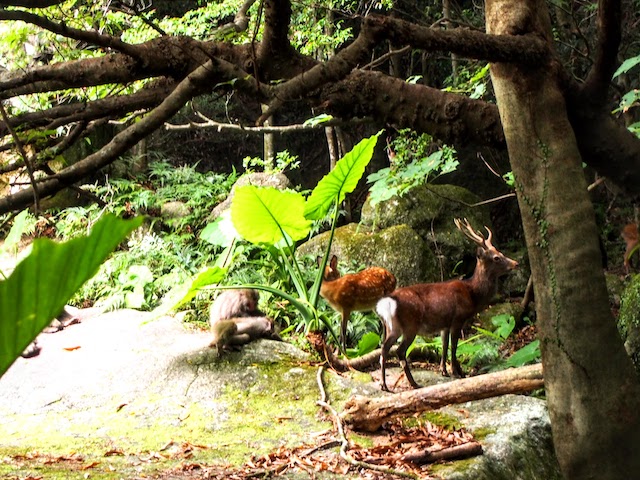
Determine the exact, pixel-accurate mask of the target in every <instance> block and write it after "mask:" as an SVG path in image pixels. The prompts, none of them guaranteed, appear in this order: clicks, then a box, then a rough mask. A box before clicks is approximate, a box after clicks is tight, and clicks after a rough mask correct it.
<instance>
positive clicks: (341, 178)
mask: <svg viewBox="0 0 640 480" xmlns="http://www.w3.org/2000/svg"><path fill="white" fill-rule="evenodd" d="M381 133H382V131H380V132H378V133H376V134H375V135H373V136H372V137H369V138H365V139H364V140H361V141H360V142H359V143H358V144H357V145H356V146H355V147H353V149H352V150H351V151H350V152H349V153H347V154H346V155H345V156H344V157H342V158H341V159H340V160H339V161H338V163H336V166H335V168H334V169H333V170H331V171H330V172H329V173H328V174H326V175H325V176H324V177H323V178H322V180H320V182H318V185H316V188H314V189H313V192H311V195H310V196H309V198H308V199H307V204H306V206H305V210H304V215H305V217H307V218H309V219H311V220H320V219H322V218H324V217H325V216H326V215H327V212H328V211H329V209H330V208H331V205H332V204H333V202H335V201H336V199H337V201H338V203H340V202H342V201H343V200H344V197H345V195H346V194H347V193H351V192H353V190H355V188H356V186H357V185H358V182H359V181H360V179H361V178H362V175H364V169H365V168H366V166H367V165H368V164H369V162H370V161H371V157H373V150H374V148H375V146H376V143H377V142H378V137H379V136H380V134H381Z"/></svg>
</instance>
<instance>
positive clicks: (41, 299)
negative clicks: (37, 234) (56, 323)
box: [0, 215, 143, 375]
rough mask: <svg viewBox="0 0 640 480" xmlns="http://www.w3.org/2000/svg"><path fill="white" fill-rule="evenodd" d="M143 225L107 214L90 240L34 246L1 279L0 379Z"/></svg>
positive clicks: (43, 242)
mask: <svg viewBox="0 0 640 480" xmlns="http://www.w3.org/2000/svg"><path fill="white" fill-rule="evenodd" d="M142 221H143V218H142V217H138V218H135V219H132V220H122V219H119V218H117V217H114V216H112V215H106V216H104V217H103V218H102V219H101V220H100V221H99V222H97V223H96V224H95V225H94V226H93V228H92V229H91V233H90V234H89V235H88V236H83V237H79V238H75V239H73V240H70V241H68V242H64V243H57V242H53V241H51V240H49V239H47V238H42V239H38V240H36V241H34V242H33V248H32V250H31V253H30V254H29V255H28V256H27V257H26V258H25V259H24V260H23V261H21V262H20V263H19V264H18V265H17V266H16V268H15V270H14V271H13V273H12V274H11V275H10V276H9V278H7V279H6V280H4V281H0V375H1V374H3V373H4V372H5V371H6V370H7V369H8V368H9V366H10V365H11V364H12V363H13V361H14V360H15V359H16V358H17V357H18V356H19V355H20V354H21V353H22V351H23V350H24V349H25V348H26V347H27V346H28V345H29V343H31V342H32V341H33V340H34V339H35V338H36V336H37V335H38V334H39V333H40V332H41V331H42V329H43V328H44V327H46V326H47V325H48V324H49V323H50V322H51V320H52V319H53V318H54V317H55V316H56V315H58V314H59V313H60V312H61V311H62V309H63V307H64V306H65V304H66V303H67V301H68V300H69V299H70V298H71V297H72V296H73V294H74V293H75V292H76V291H77V290H78V289H79V288H80V287H81V286H82V284H83V283H84V282H86V281H87V280H89V279H90V278H91V277H92V276H93V275H95V273H96V272H97V270H98V268H99V267H100V265H101V264H102V262H103V261H104V260H105V259H106V258H107V256H108V255H109V254H110V253H111V252H112V251H113V250H114V249H115V248H116V247H117V246H118V244H119V243H120V242H121V241H122V240H123V239H124V238H125V237H126V236H127V235H128V234H129V233H130V232H131V231H132V230H133V229H135V228H137V227H138V226H140V224H141V223H142Z"/></svg>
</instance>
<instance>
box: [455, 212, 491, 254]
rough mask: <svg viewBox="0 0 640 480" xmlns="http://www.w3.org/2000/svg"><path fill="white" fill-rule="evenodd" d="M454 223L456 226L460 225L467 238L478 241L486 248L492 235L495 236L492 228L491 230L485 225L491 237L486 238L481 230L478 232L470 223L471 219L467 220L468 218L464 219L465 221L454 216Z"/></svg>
mask: <svg viewBox="0 0 640 480" xmlns="http://www.w3.org/2000/svg"><path fill="white" fill-rule="evenodd" d="M453 223H455V224H456V227H458V230H460V231H461V232H462V233H463V234H464V235H465V236H466V237H467V238H469V239H470V240H473V241H474V242H475V243H477V244H478V245H480V246H481V247H485V248H486V247H487V243H490V242H491V237H492V236H493V234H492V233H491V230H489V228H488V227H484V228H486V229H487V231H488V232H489V239H488V240H485V238H484V236H482V234H481V233H480V232H477V231H476V230H474V229H473V227H472V226H471V224H470V223H469V220H467V219H466V218H465V219H464V222H463V220H460V219H459V218H454V219H453Z"/></svg>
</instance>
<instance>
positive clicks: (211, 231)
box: [200, 210, 238, 247]
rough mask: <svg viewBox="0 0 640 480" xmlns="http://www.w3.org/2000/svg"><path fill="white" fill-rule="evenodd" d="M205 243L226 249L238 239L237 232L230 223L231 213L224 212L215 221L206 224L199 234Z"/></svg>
mask: <svg viewBox="0 0 640 480" xmlns="http://www.w3.org/2000/svg"><path fill="white" fill-rule="evenodd" d="M200 238H201V239H202V240H204V241H205V242H209V243H211V244H212V245H217V246H219V247H228V246H229V245H231V244H232V243H233V241H234V240H236V239H237V238H238V232H236V229H235V228H234V226H233V223H232V222H231V212H230V211H229V210H225V211H224V212H223V213H222V214H221V215H220V216H219V217H218V218H217V219H216V220H215V221H213V222H211V223H209V224H207V226H206V227H204V228H203V229H202V232H200Z"/></svg>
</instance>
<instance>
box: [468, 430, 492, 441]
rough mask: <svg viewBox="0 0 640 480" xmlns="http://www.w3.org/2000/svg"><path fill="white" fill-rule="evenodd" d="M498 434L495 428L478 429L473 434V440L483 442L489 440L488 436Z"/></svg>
mask: <svg viewBox="0 0 640 480" xmlns="http://www.w3.org/2000/svg"><path fill="white" fill-rule="evenodd" d="M496 432H497V430H496V429H495V428H477V429H475V430H474V431H473V432H471V433H472V434H473V438H475V439H476V440H477V441H479V442H481V441H482V440H484V439H485V438H487V436H489V435H492V434H494V433H496Z"/></svg>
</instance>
